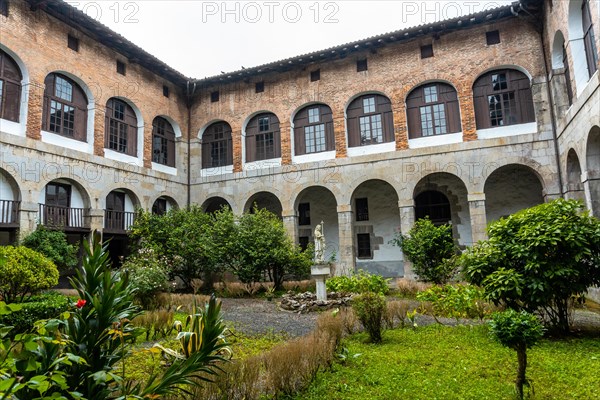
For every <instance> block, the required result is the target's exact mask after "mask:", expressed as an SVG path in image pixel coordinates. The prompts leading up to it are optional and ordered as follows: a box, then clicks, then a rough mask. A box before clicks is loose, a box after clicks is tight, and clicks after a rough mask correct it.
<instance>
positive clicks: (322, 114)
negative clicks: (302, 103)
mask: <svg viewBox="0 0 600 400" xmlns="http://www.w3.org/2000/svg"><path fill="white" fill-rule="evenodd" d="M333 150H335V138H334V136H333V115H332V112H331V108H329V106H326V105H324V104H315V105H311V106H307V107H304V108H303V109H301V110H300V111H298V113H296V116H295V117H294V152H295V153H296V155H297V156H300V155H303V154H310V153H319V152H322V151H333Z"/></svg>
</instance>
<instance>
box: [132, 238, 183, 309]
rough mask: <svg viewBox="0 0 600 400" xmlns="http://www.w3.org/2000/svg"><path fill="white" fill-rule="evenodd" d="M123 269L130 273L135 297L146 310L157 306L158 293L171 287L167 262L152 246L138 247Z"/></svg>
mask: <svg viewBox="0 0 600 400" xmlns="http://www.w3.org/2000/svg"><path fill="white" fill-rule="evenodd" d="M121 269H124V270H126V271H127V272H128V273H129V281H130V284H131V286H132V287H133V288H134V289H135V291H134V297H135V299H136V301H137V302H138V303H139V304H141V305H142V307H143V308H144V309H145V310H149V309H153V308H156V306H157V305H158V304H157V299H158V296H157V295H158V294H159V293H160V292H168V291H169V290H170V289H171V286H170V285H169V271H168V269H167V266H166V262H165V261H164V260H163V259H161V258H160V257H158V255H157V254H156V251H155V250H154V249H152V248H150V247H147V248H141V249H138V251H137V253H135V254H134V255H132V256H131V257H129V258H128V259H127V261H125V263H123V265H122V267H121Z"/></svg>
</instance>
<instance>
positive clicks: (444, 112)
mask: <svg viewBox="0 0 600 400" xmlns="http://www.w3.org/2000/svg"><path fill="white" fill-rule="evenodd" d="M406 107H407V116H408V133H409V136H410V138H411V139H412V138H418V137H424V136H433V135H443V134H446V133H456V132H460V111H459V108H458V96H457V95H456V90H454V88H453V87H452V86H450V85H448V84H446V83H432V84H427V85H423V86H419V87H418V88H416V89H414V90H413V91H412V92H410V94H409V95H408V97H407V98H406Z"/></svg>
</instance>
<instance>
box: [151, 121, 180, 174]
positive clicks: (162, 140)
mask: <svg viewBox="0 0 600 400" xmlns="http://www.w3.org/2000/svg"><path fill="white" fill-rule="evenodd" d="M152 161H153V162H155V163H158V164H163V165H167V166H169V167H174V166H175V131H174V130H173V126H172V125H171V123H170V122H169V121H167V120H166V119H164V118H163V117H156V118H154V121H152Z"/></svg>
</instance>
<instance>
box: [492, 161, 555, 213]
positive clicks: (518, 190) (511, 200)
mask: <svg viewBox="0 0 600 400" xmlns="http://www.w3.org/2000/svg"><path fill="white" fill-rule="evenodd" d="M543 202H544V198H543V196H542V185H541V183H540V181H539V179H538V178H537V177H536V176H535V175H534V174H533V172H530V171H528V170H526V169H524V168H515V167H507V168H505V169H503V170H502V171H496V172H495V173H493V174H492V175H491V176H490V177H489V178H488V180H487V182H486V184H485V208H486V219H487V223H488V224H489V223H490V222H494V221H497V220H498V219H500V218H501V217H504V216H508V215H510V214H514V213H515V212H517V211H520V210H523V209H525V208H529V207H532V206H535V205H537V204H541V203H543Z"/></svg>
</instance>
